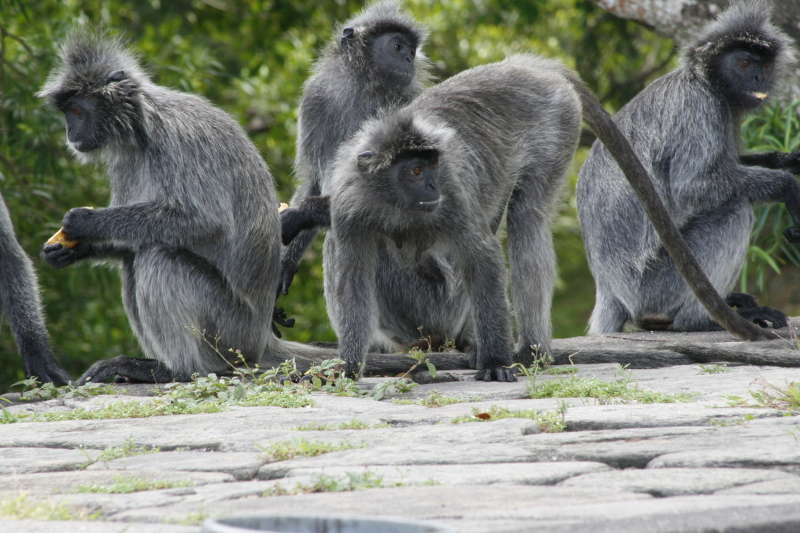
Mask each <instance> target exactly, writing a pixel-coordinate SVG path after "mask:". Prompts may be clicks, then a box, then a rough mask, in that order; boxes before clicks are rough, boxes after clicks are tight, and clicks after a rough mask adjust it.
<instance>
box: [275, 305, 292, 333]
mask: <svg viewBox="0 0 800 533" xmlns="http://www.w3.org/2000/svg"><path fill="white" fill-rule="evenodd" d="M278 326H282V327H284V328H293V327H294V318H286V311H284V310H283V307H273V308H272V333H274V334H275V336H276V337H278V338H279V339H280V338H281V332H280V331H279V330H278Z"/></svg>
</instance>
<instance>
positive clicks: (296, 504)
mask: <svg viewBox="0 0 800 533" xmlns="http://www.w3.org/2000/svg"><path fill="white" fill-rule="evenodd" d="M648 499H651V497H650V496H649V495H645V494H634V493H622V494H621V493H614V492H604V493H599V492H598V491H596V490H586V489H579V488H563V487H553V486H547V487H543V486H529V485H527V486H526V485H460V486H455V487H448V486H422V487H421V486H413V487H396V488H381V489H369V490H361V491H355V492H338V493H317V494H305V495H301V496H271V497H265V498H249V499H239V500H226V501H219V502H217V503H216V504H215V505H214V509H213V511H211V514H212V515H213V516H215V517H216V516H229V515H232V514H245V513H247V514H252V513H270V512H271V513H276V512H280V513H285V514H290V513H307V512H308V509H314V512H315V513H317V512H318V513H353V514H356V513H357V514H369V515H384V516H385V515H391V514H395V515H398V514H399V515H402V516H401V518H402V517H405V518H411V519H417V518H422V519H435V520H439V519H442V518H461V517H464V518H466V517H467V516H472V515H473V514H476V513H477V514H478V515H480V514H481V513H490V514H491V515H492V516H498V517H500V516H504V515H505V514H506V513H508V512H512V511H513V510H519V511H520V512H522V511H523V510H525V509H531V508H561V511H562V512H563V506H565V505H570V506H572V505H575V506H577V505H581V504H600V505H605V504H608V503H610V502H617V501H624V502H626V503H627V505H629V506H630V505H632V504H633V502H640V501H643V500H648ZM636 505H638V503H636ZM197 508H198V506H197V504H195V503H178V504H173V505H170V506H165V507H161V508H158V509H148V508H142V509H139V510H131V511H127V512H123V513H119V514H118V515H116V516H115V517H114V518H115V520H121V521H140V520H143V521H149V520H153V519H163V517H167V518H178V517H183V516H186V515H188V514H191V513H193V512H195V511H196V510H197ZM528 527H529V528H530V523H529V524H528ZM456 529H458V528H456ZM529 530H530V529H529Z"/></svg>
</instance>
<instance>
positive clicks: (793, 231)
mask: <svg viewBox="0 0 800 533" xmlns="http://www.w3.org/2000/svg"><path fill="white" fill-rule="evenodd" d="M783 236H784V237H786V240H787V241H789V242H790V243H792V244H800V226H792V227H791V228H786V229H785V230H783Z"/></svg>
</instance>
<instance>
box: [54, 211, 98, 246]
mask: <svg viewBox="0 0 800 533" xmlns="http://www.w3.org/2000/svg"><path fill="white" fill-rule="evenodd" d="M99 211H101V210H100V209H91V208H88V207H76V208H75V209H70V210H69V211H67V214H66V215H64V220H63V221H62V222H61V225H62V226H63V227H62V228H61V232H62V233H63V234H64V238H66V239H67V240H69V241H82V240H87V239H89V240H92V239H94V238H95V237H96V236H95V235H94V233H95V230H94V228H95V226H96V222H95V221H94V220H93V218H94V217H95V216H97V213H98V212H99Z"/></svg>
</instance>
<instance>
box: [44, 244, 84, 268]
mask: <svg viewBox="0 0 800 533" xmlns="http://www.w3.org/2000/svg"><path fill="white" fill-rule="evenodd" d="M91 251H92V245H91V244H89V243H86V242H81V241H78V244H76V245H75V246H73V247H72V248H67V247H66V246H61V245H60V244H46V245H45V246H44V248H42V259H44V261H45V262H46V263H47V264H48V265H50V266H51V267H53V268H64V267H65V266H68V265H71V264H72V263H74V262H75V261H77V260H78V259H80V258H81V257H83V256H85V255H88V254H89V252H91Z"/></svg>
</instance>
